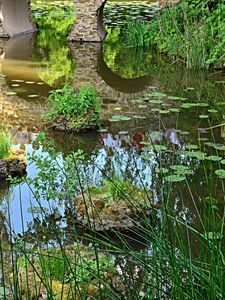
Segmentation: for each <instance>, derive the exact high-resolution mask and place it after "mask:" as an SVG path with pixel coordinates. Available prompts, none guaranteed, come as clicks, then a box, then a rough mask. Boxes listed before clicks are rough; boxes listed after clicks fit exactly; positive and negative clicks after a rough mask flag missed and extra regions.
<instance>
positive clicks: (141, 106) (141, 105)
mask: <svg viewBox="0 0 225 300" xmlns="http://www.w3.org/2000/svg"><path fill="white" fill-rule="evenodd" d="M147 107H148V105H144V104H140V105H138V108H147Z"/></svg>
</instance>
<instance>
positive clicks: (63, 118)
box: [44, 85, 100, 130]
mask: <svg viewBox="0 0 225 300" xmlns="http://www.w3.org/2000/svg"><path fill="white" fill-rule="evenodd" d="M48 102H49V104H50V105H51V109H50V111H49V112H48V113H47V114H46V115H45V116H44V118H45V119H47V120H49V121H56V122H59V123H61V124H64V125H65V124H66V128H68V129H72V130H79V129H81V128H85V127H89V126H93V127H97V126H98V125H99V123H100V103H99V94H98V92H97V91H96V90H95V89H94V88H93V87H92V86H87V87H84V88H81V89H80V90H79V91H78V92H74V91H73V89H72V88H71V87H69V86H68V85H65V86H64V87H63V88H62V89H61V90H55V91H53V92H52V93H51V95H50V96H49V98H48Z"/></svg>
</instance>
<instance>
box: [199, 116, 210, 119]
mask: <svg viewBox="0 0 225 300" xmlns="http://www.w3.org/2000/svg"><path fill="white" fill-rule="evenodd" d="M198 117H199V118H200V119H208V117H209V116H208V115H199V116H198Z"/></svg>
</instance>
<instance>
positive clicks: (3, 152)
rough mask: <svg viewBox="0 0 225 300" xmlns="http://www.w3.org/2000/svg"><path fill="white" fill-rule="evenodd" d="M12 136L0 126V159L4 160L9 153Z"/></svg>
mask: <svg viewBox="0 0 225 300" xmlns="http://www.w3.org/2000/svg"><path fill="white" fill-rule="evenodd" d="M11 146H12V136H11V133H10V132H9V130H8V129H7V128H6V127H5V126H0V159H3V158H6V157H7V156H9V155H10V153H11Z"/></svg>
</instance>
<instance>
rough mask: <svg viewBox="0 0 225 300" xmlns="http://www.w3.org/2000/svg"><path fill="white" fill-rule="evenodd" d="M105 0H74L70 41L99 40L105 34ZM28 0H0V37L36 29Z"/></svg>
mask: <svg viewBox="0 0 225 300" xmlns="http://www.w3.org/2000/svg"><path fill="white" fill-rule="evenodd" d="M106 1H107V0H74V7H75V14H76V23H75V25H74V27H73V30H72V32H71V33H70V36H69V40H70V41H79V42H80V41H84V42H100V41H102V40H103V39H104V37H105V35H106V30H105V28H104V25H103V8H104V5H105V3H106ZM30 2H31V1H30V0H0V37H12V36H17V35H21V34H26V33H30V32H34V31H36V28H35V24H34V22H33V20H32V14H31V9H30Z"/></svg>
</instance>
